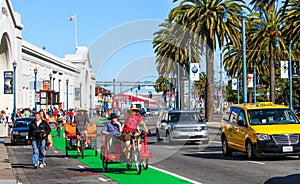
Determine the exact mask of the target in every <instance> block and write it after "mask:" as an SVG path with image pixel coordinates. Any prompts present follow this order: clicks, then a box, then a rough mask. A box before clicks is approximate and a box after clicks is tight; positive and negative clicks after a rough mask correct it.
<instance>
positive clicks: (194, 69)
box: [190, 63, 200, 82]
mask: <svg viewBox="0 0 300 184" xmlns="http://www.w3.org/2000/svg"><path fill="white" fill-rule="evenodd" d="M190 79H191V81H192V82H193V81H198V80H200V77H199V63H191V67H190Z"/></svg>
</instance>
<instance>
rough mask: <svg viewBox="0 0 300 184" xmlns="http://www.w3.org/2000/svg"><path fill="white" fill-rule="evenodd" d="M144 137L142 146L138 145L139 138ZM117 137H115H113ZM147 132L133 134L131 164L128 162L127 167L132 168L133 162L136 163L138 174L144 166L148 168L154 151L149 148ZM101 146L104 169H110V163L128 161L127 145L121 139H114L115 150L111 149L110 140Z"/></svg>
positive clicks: (105, 170)
mask: <svg viewBox="0 0 300 184" xmlns="http://www.w3.org/2000/svg"><path fill="white" fill-rule="evenodd" d="M139 137H142V139H141V143H140V146H139V145H138V144H139V143H138V138H139ZM113 139H115V138H113ZM147 141H148V140H147V133H146V132H143V131H142V132H141V134H140V135H133V134H131V141H130V142H131V149H130V159H129V160H130V164H127V169H128V170H130V169H131V166H132V164H133V165H135V169H136V171H137V174H138V175H139V174H141V172H142V166H143V168H144V170H146V169H148V159H150V158H152V153H151V152H150V151H149V149H148V142H147ZM106 142H107V144H105V145H103V146H102V147H101V152H100V159H101V160H102V169H103V171H104V172H107V171H108V165H109V164H114V163H120V162H126V156H125V152H124V151H123V150H124V148H125V146H124V143H123V144H122V143H121V142H120V141H113V143H112V145H111V146H110V147H112V146H113V147H114V148H115V152H111V151H110V150H109V149H110V148H109V146H108V144H109V142H108V141H106Z"/></svg>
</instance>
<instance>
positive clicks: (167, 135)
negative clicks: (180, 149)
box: [156, 110, 209, 144]
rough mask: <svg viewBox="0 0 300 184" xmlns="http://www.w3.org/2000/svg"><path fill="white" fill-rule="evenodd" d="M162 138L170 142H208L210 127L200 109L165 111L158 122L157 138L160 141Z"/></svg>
mask: <svg viewBox="0 0 300 184" xmlns="http://www.w3.org/2000/svg"><path fill="white" fill-rule="evenodd" d="M161 139H164V140H166V142H167V143H168V144H170V143H172V142H175V141H189V142H196V141H201V142H202V143H203V144H208V142H209V135H208V128H207V125H206V123H205V121H204V120H203V119H202V117H201V115H200V113H199V112H198V111H185V110H168V111H163V112H162V113H161V114H160V116H159V118H158V122H157V124H156V140H157V142H159V141H160V140H161Z"/></svg>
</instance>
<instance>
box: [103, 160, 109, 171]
mask: <svg viewBox="0 0 300 184" xmlns="http://www.w3.org/2000/svg"><path fill="white" fill-rule="evenodd" d="M107 166H108V161H107V160H105V159H102V170H103V171H104V172H107Z"/></svg>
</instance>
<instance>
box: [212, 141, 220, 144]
mask: <svg viewBox="0 0 300 184" xmlns="http://www.w3.org/2000/svg"><path fill="white" fill-rule="evenodd" d="M209 142H210V143H217V144H221V143H222V142H221V141H209Z"/></svg>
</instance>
